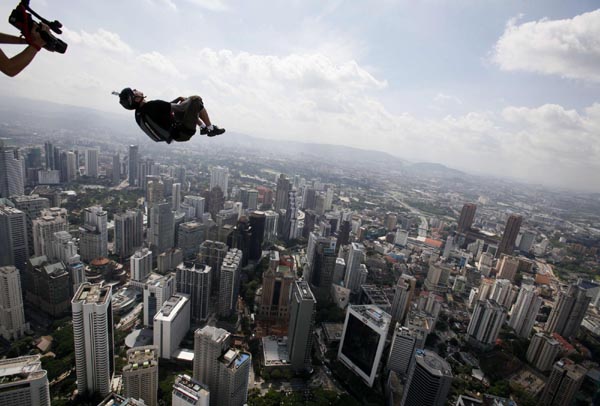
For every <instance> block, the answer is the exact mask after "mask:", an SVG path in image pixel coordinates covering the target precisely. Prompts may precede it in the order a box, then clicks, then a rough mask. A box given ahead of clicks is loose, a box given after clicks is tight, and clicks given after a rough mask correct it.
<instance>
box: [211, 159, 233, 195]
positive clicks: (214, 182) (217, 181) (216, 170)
mask: <svg viewBox="0 0 600 406" xmlns="http://www.w3.org/2000/svg"><path fill="white" fill-rule="evenodd" d="M215 186H218V187H220V188H221V190H222V191H223V195H224V196H225V198H227V196H228V194H227V191H228V190H229V168H225V167H222V166H213V167H212V168H210V190H212V189H213V188H214V187H215Z"/></svg>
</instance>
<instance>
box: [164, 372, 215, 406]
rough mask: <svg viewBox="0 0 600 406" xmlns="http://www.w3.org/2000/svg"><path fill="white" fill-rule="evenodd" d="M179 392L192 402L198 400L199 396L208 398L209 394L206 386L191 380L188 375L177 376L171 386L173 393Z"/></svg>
mask: <svg viewBox="0 0 600 406" xmlns="http://www.w3.org/2000/svg"><path fill="white" fill-rule="evenodd" d="M176 391H177V392H181V393H183V394H184V395H185V397H190V398H192V399H193V400H196V401H197V400H198V399H199V398H200V397H201V396H204V397H205V396H208V394H209V393H210V392H209V390H208V386H206V385H204V384H203V383H201V382H198V381H196V380H194V379H192V377H191V376H189V375H177V378H175V383H174V384H173V392H176Z"/></svg>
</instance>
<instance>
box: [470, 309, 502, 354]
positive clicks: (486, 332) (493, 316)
mask: <svg viewBox="0 0 600 406" xmlns="http://www.w3.org/2000/svg"><path fill="white" fill-rule="evenodd" d="M505 318H506V309H504V307H502V306H501V305H499V304H498V303H496V302H495V301H493V300H485V301H483V300H479V301H478V302H477V303H476V304H475V308H474V309H473V315H472V316H471V321H470V322H469V326H468V327H467V334H468V338H469V341H470V342H471V343H472V344H474V345H477V346H479V347H481V348H490V347H492V346H493V345H494V344H495V343H496V339H497V338H498V334H499V333H500V328H501V327H502V323H504V319H505Z"/></svg>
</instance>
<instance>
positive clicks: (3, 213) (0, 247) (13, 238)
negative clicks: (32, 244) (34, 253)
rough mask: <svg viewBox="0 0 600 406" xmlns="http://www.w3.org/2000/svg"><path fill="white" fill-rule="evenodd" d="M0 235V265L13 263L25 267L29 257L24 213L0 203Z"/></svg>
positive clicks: (20, 267) (18, 266) (21, 267)
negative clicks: (0, 240)
mask: <svg viewBox="0 0 600 406" xmlns="http://www.w3.org/2000/svg"><path fill="white" fill-rule="evenodd" d="M0 236H2V242H0V266H3V265H14V266H16V267H17V268H19V269H25V263H26V261H27V258H29V246H28V241H27V222H26V218H25V213H23V212H22V211H21V210H18V209H15V208H13V207H10V206H3V205H0Z"/></svg>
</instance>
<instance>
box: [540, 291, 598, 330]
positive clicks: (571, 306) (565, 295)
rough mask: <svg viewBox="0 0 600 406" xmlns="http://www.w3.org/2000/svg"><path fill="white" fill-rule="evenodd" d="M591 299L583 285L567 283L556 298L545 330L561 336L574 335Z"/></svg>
mask: <svg viewBox="0 0 600 406" xmlns="http://www.w3.org/2000/svg"><path fill="white" fill-rule="evenodd" d="M591 300H592V299H591V298H590V297H589V296H588V292H587V290H586V289H585V288H584V287H583V286H581V285H580V284H571V285H569V287H568V288H567V289H566V291H561V292H560V293H559V294H558V300H557V301H556V304H555V305H554V308H553V309H552V311H551V312H550V316H549V317H548V322H547V323H546V331H548V332H550V333H558V334H560V335H561V336H563V337H571V336H574V335H576V334H577V330H578V329H579V326H581V322H582V321H583V318H584V317H585V312H586V311H587V309H588V305H589V304H590V301H591Z"/></svg>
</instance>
